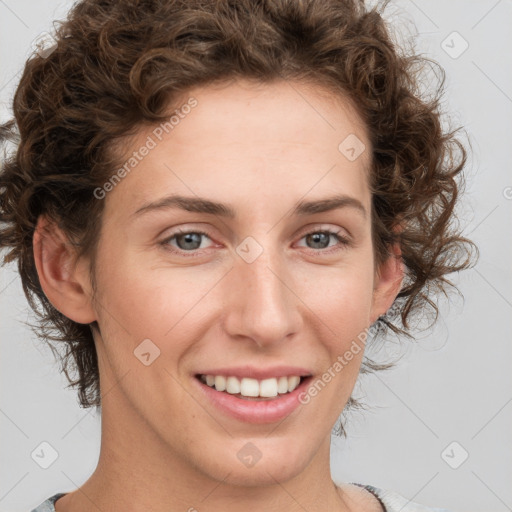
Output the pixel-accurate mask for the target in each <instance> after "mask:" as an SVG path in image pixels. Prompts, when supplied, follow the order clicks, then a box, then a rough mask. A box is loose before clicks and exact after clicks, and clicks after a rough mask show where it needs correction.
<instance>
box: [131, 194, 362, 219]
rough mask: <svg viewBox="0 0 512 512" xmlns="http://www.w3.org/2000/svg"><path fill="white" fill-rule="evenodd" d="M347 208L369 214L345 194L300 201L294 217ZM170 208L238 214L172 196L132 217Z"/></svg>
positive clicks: (221, 205) (216, 205)
mask: <svg viewBox="0 0 512 512" xmlns="http://www.w3.org/2000/svg"><path fill="white" fill-rule="evenodd" d="M347 207H348V208H353V209H355V210H356V211H358V212H360V213H361V214H362V215H363V217H364V218H365V219H366V217H367V215H368V214H367V211H366V209H365V207H364V206H363V204H362V203H361V201H359V200H358V199H356V198H355V197H351V196H348V195H345V194H337V195H335V196H332V197H327V198H324V199H318V200H315V201H300V202H299V203H297V205H296V206H295V208H294V209H293V211H292V215H295V216H306V215H314V214H315V213H324V212H328V211H331V210H337V209H340V208H347ZM169 208H181V209H182V210H186V211H188V212H195V213H208V214H211V215H218V216H221V217H226V218H230V219H234V218H235V217H236V212H235V210H234V209H233V207H231V206H230V205H227V204H224V203H219V202H215V201H211V200H209V199H206V198H203V197H197V196H196V197H188V196H182V195H170V196H166V197H163V198H162V199H158V200H157V201H153V202H150V203H146V204H144V205H143V206H141V207H140V208H139V209H137V210H136V211H135V212H133V213H132V214H131V216H132V217H133V216H137V215H141V214H145V213H148V212H152V211H155V210H166V209H169Z"/></svg>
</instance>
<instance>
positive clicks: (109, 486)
mask: <svg viewBox="0 0 512 512" xmlns="http://www.w3.org/2000/svg"><path fill="white" fill-rule="evenodd" d="M116 397H117V400H116V401H115V403H114V402H112V401H110V402H109V401H108V400H105V401H104V404H103V409H102V420H101V421H102V425H101V431H102V438H101V450H100V457H99V461H98V465H97V467H96V470H95V471H94V473H93V474H92V475H91V477H90V478H89V479H88V480H87V481H86V482H85V483H84V484H83V485H82V486H81V487H80V489H78V490H76V491H75V492H73V493H69V494H67V495H66V496H64V497H62V498H61V499H59V500H58V501H57V502H56V505H55V508H56V512H86V511H90V510H91V506H93V507H94V508H95V509H97V510H123V511H125V512H140V510H144V509H146V510H149V509H150V510H151V511H152V512H171V511H184V510H186V511H189V512H194V511H202V510H214V511H216V510H222V511H223V512H231V511H235V510H236V511H237V512H239V511H240V509H241V508H242V509H247V510H251V511H254V512H259V511H261V512H263V511H266V512H273V511H279V512H292V511H293V512H295V511H304V510H308V511H309V512H317V511H318V512H320V511H325V510H336V511H348V510H349V507H348V506H347V502H346V501H345V500H344V496H343V493H342V492H341V491H340V489H339V488H338V487H336V486H335V484H334V483H333V481H332V479H331V476H330V468H329V450H330V438H328V439H326V440H325V442H324V443H323V444H322V446H321V448H320V449H319V450H318V452H317V453H316V454H315V456H314V457H313V459H312V460H311V461H310V463H309V464H308V466H307V467H306V468H305V469H304V470H303V471H302V472H300V473H298V474H297V475H295V476H293V477H292V478H289V479H287V480H286V481H282V480H280V478H279V468H276V471H275V473H274V474H273V475H270V474H268V475H267V477H266V481H265V482H261V483H260V484H258V485H237V484H235V483H233V482H231V480H230V474H229V472H228V473H227V474H218V475H211V474H205V473H204V472H203V471H202V470H201V468H198V467H193V466H191V464H190V462H189V461H186V460H182V459H181V458H180V456H179V454H176V453H174V452H172V451H171V450H170V449H169V447H168V446H166V445H165V443H164V442H163V440H162V439H161V438H159V436H158V435H157V434H156V433H155V432H154V431H153V430H152V429H151V428H150V427H149V426H148V424H147V423H146V422H145V421H144V420H143V418H141V417H140V416H138V415H137V414H134V413H133V412H132V414H131V415H130V416H129V417H126V416H123V415H120V414H119V411H118V410H117V409H118V408H119V406H120V401H119V394H118V393H116ZM123 417H124V418H125V419H128V418H129V421H122V420H120V418H123ZM120 424H122V425H123V427H122V428H120V427H119V425H120ZM191 442H193V440H191ZM285 463H286V461H285Z"/></svg>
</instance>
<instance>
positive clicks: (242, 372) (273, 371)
mask: <svg viewBox="0 0 512 512" xmlns="http://www.w3.org/2000/svg"><path fill="white" fill-rule="evenodd" d="M196 375H223V376H225V377H237V378H239V379H243V378H244V377H246V378H249V379H257V380H263V379H271V378H279V377H290V376H292V375H298V376H299V377H308V376H310V375H311V372H310V371H309V370H308V369H307V368H301V367H298V366H273V367H271V368H268V367H267V368H256V367H254V366H232V367H230V368H212V369H208V370H202V371H199V372H197V373H196Z"/></svg>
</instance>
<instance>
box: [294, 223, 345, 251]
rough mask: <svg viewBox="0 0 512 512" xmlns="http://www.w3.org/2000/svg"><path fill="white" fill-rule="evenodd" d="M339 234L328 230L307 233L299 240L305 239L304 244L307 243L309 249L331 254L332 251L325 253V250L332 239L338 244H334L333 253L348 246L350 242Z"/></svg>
mask: <svg viewBox="0 0 512 512" xmlns="http://www.w3.org/2000/svg"><path fill="white" fill-rule="evenodd" d="M340 232H341V231H332V230H330V229H327V230H315V231H309V232H308V233H306V234H305V235H303V236H302V238H301V240H302V239H305V240H306V243H309V244H310V245H311V246H312V247H310V248H312V249H315V250H320V251H321V252H326V253H331V252H333V251H332V250H329V251H325V249H327V248H329V242H330V241H331V240H332V239H333V238H334V239H335V240H336V241H337V242H338V243H337V244H334V247H335V249H334V251H337V250H340V249H343V248H344V247H346V246H348V245H350V241H349V240H348V238H346V237H344V236H342V235H340ZM336 246H338V247H336ZM331 247H332V246H331Z"/></svg>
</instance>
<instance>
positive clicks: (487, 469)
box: [0, 0, 512, 512]
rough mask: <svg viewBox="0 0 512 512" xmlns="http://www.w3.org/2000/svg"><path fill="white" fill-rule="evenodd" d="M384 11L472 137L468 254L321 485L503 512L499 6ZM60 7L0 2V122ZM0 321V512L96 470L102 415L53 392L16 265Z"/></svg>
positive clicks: (508, 115)
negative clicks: (475, 258) (429, 327)
mask: <svg viewBox="0 0 512 512" xmlns="http://www.w3.org/2000/svg"><path fill="white" fill-rule="evenodd" d="M395 5H396V7H393V8H391V9H390V10H389V14H388V17H389V18H390V19H391V20H394V21H396V22H398V20H401V21H400V23H402V24H403V23H404V22H405V25H404V26H405V27H407V26H408V27H409V28H407V29H406V30H407V31H408V32H406V33H413V31H414V27H413V25H411V24H410V23H414V24H415V25H416V27H417V30H418V32H419V34H418V40H417V44H418V48H419V50H420V51H421V52H422V53H424V54H425V55H427V56H430V57H433V58H434V59H436V60H438V61H439V62H440V63H441V64H442V66H443V67H444V68H445V70H446V74H447V82H446V83H447V93H446V96H445V106H446V108H447V109H449V110H450V112H451V113H452V114H451V116H452V121H453V123H454V124H456V125H460V124H462V125H464V126H465V127H466V129H467V131H468V133H469V136H470V138H471V142H472V145H473V154H472V159H471V161H470V165H469V166H468V170H467V173H468V175H467V191H466V195H465V202H464V208H463V210H461V215H462V216H463V221H464V224H465V225H466V230H465V232H466V234H468V236H470V238H472V239H473V240H474V241H475V242H476V243H477V244H478V245H479V247H480V251H481V257H480V261H479V263H478V265H477V266H476V267H475V268H474V269H472V270H469V271H467V272H465V273H464V274H462V275H460V276H455V277H454V281H455V282H456V283H458V285H459V288H460V290H461V292H462V293H463V294H464V297H465V299H464V301H463V300H461V299H459V298H457V296H456V295H453V302H452V304H451V305H450V306H449V307H448V306H447V305H446V304H445V303H443V304H442V317H441V321H440V323H439V325H438V326H437V327H436V328H435V329H434V330H433V332H427V333H424V334H422V335H420V336H419V339H418V341H417V342H416V343H415V344H413V343H407V342H405V343H404V349H403V351H404V353H405V356H404V358H403V359H402V361H401V363H399V365H398V367H397V368H396V369H395V370H392V371H391V372H389V373H380V374H377V375H376V376H370V377H366V378H363V379H361V381H360V382H358V384H357V386H356V393H357V396H359V397H365V402H366V403H367V404H369V405H370V406H371V407H370V410H369V411H367V412H366V413H355V414H353V415H351V416H350V422H349V424H348V426H347V429H348V433H349V438H348V440H342V439H334V441H333V450H332V472H333V478H334V479H335V480H336V481H345V482H360V483H365V484H372V485H374V486H377V487H382V488H385V489H391V490H394V491H397V492H399V493H401V494H402V495H404V496H406V497H407V498H409V499H412V500H413V501H417V502H420V503H423V504H426V505H430V506H443V507H446V508H448V509H450V510H451V511H452V512H462V511H465V512H467V511H475V512H490V511H496V512H502V511H503V512H504V511H507V510H512V486H511V482H512V457H511V454H512V437H511V435H510V433H511V432H512V428H511V426H512V403H511V402H512V386H511V381H512V376H511V374H512V372H511V371H510V363H511V361H512V357H511V356H512V343H511V341H512V340H511V336H510V334H511V317H512V315H511V309H512V289H511V274H512V272H511V268H510V262H511V261H512V257H511V256H512V230H511V222H510V220H511V217H510V214H511V209H512V199H511V198H512V173H511V172H510V162H511V161H512V151H511V146H512V142H511V134H512V126H511V125H512V68H511V66H510V62H511V59H510V52H511V49H512V35H511V32H510V30H509V27H510V23H511V21H512V2H511V1H510V0H508V1H507V0H501V1H496V0H485V1H483V0H479V1H476V0H475V1H467V0H466V1H463V0H456V1H455V0H452V1H450V2H446V1H443V0H435V1H434V0H429V1H426V0H416V1H414V2H413V1H410V0H403V1H399V2H395ZM70 6H71V2H58V1H51V0H45V1H42V0H39V1H37V2H35V1H33V0H31V1H29V0H17V1H14V0H0V104H1V105H0V108H1V110H0V115H1V119H2V121H5V120H6V118H7V116H9V111H8V110H7V105H8V103H9V101H10V99H11V97H12V94H13V91H14V87H15V86H16V84H17V82H18V79H19V76H20V72H21V68H22V65H23V63H24V61H25V60H26V58H27V57H28V55H29V54H30V52H31V42H32V41H33V40H34V39H35V38H36V37H37V36H38V35H39V34H40V33H42V32H44V31H48V32H50V31H51V27H52V25H51V20H53V19H58V18H62V17H63V16H64V15H65V13H66V11H67V9H68V8H69V7H70ZM407 22H409V24H407ZM402 30H403V29H402ZM454 31H456V32H458V33H459V34H460V35H461V36H462V38H463V39H464V40H466V41H467V42H468V43H469V47H468V49H467V50H466V51H465V52H464V53H462V54H461V55H460V56H459V57H458V58H453V57H452V56H450V55H448V54H447V53H446V52H445V51H444V50H443V48H442V46H441V45H442V44H443V46H444V47H445V48H446V49H447V50H448V51H449V52H451V53H452V55H455V54H456V53H458V52H459V51H460V50H461V49H462V48H463V47H462V46H461V45H463V44H464V42H463V40H462V39H460V38H459V37H458V36H457V35H453V34H452V33H453V32H454ZM443 41H445V43H442V42H443ZM0 315H1V318H0V320H1V321H0V339H1V350H2V358H1V372H0V377H1V384H2V385H1V396H0V429H1V437H0V443H1V444H0V446H1V461H2V464H1V469H0V511H1V512H6V511H12V512H27V511H28V510H31V509H32V507H34V506H36V505H38V504H39V503H40V502H41V501H43V499H45V498H47V497H49V496H50V495H52V494H54V493H56V492H68V491H72V490H74V489H76V487H77V486H80V485H81V484H82V483H83V482H84V481H85V480H86V479H87V478H88V476H89V475H90V474H91V473H92V472H93V470H94V468H95V466H96V461H97V458H98V455H99V446H100V445H99V441H100V438H99V434H100V428H99V419H98V418H97V417H95V414H94V413H93V412H92V411H91V410H90V409H89V410H83V409H81V408H80V407H79V406H78V403H77V399H76V394H75V392H73V391H70V390H65V389H64V386H65V385H66V383H67V382H66V380H65V378H64V376H63V375H60V374H59V373H58V366H57V364H56V363H54V362H53V358H52V354H51V352H50V351H49V350H48V349H47V348H45V346H44V345H43V344H41V343H40V342H39V341H38V340H37V339H36V338H35V336H34V335H33V334H32V332H31V331H30V329H29V328H27V327H26V326H24V325H23V323H22V322H23V321H25V320H27V319H31V318H33V317H32V315H31V313H30V310H29V307H28V304H27V302H26V300H25V298H24V296H23V293H22V289H21V282H20V280H19V278H18V277H17V274H16V272H15V267H14V266H13V265H10V266H6V267H3V268H2V269H1V270H0ZM381 355H382V354H381ZM43 441H46V442H48V443H50V445H52V446H53V447H54V448H55V450H56V451H57V452H58V458H57V460H56V461H55V462H54V463H53V464H52V465H51V466H50V467H49V468H48V469H42V468H41V467H39V465H37V464H36V463H35V462H34V460H33V459H32V458H31V453H32V452H33V451H34V449H36V447H38V446H39V445H40V443H41V442H43ZM453 442H456V443H458V444H456V445H452V446H451V447H450V448H449V449H448V450H447V451H445V449H446V448H447V447H448V446H449V445H450V444H451V443H453ZM465 452H467V453H468V455H469V456H468V458H467V460H466V461H465V462H464V463H462V464H461V465H460V466H459V467H458V468H457V469H453V468H452V467H450V465H449V464H448V463H447V462H446V461H449V462H450V463H451V464H452V466H455V465H457V464H459V463H460V461H461V460H462V457H463V456H464V454H465ZM442 453H444V456H443V455H442Z"/></svg>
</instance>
